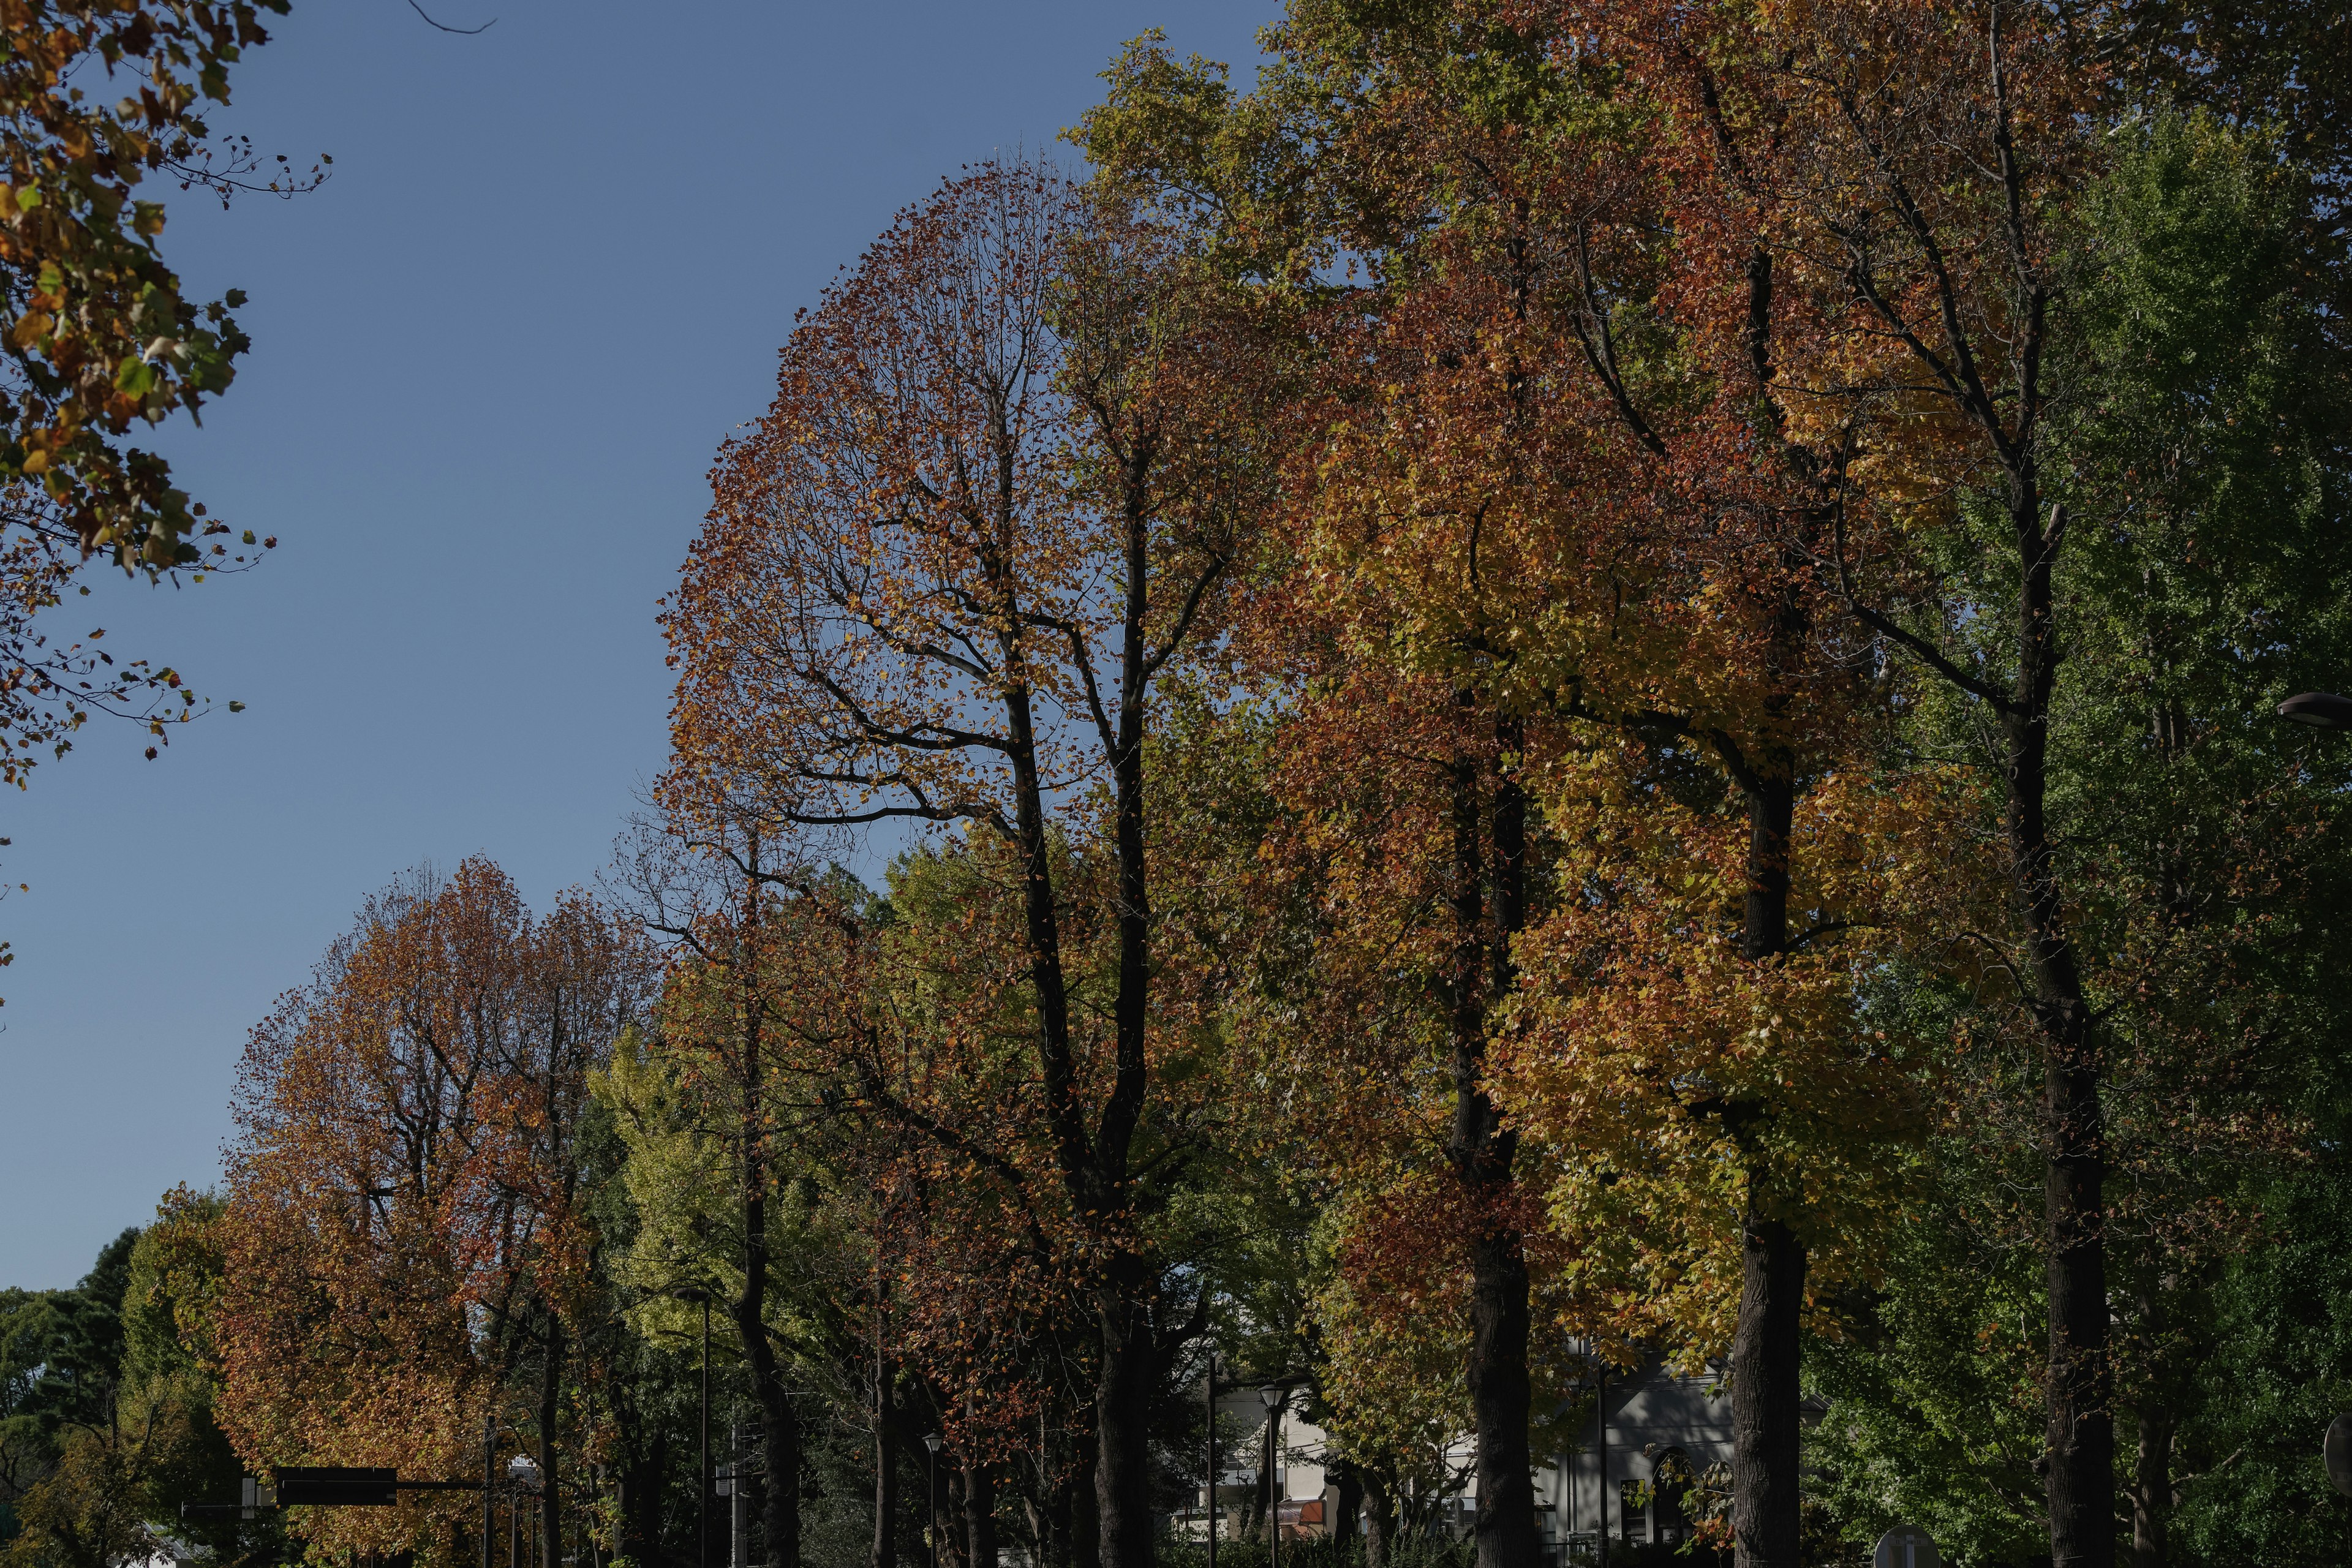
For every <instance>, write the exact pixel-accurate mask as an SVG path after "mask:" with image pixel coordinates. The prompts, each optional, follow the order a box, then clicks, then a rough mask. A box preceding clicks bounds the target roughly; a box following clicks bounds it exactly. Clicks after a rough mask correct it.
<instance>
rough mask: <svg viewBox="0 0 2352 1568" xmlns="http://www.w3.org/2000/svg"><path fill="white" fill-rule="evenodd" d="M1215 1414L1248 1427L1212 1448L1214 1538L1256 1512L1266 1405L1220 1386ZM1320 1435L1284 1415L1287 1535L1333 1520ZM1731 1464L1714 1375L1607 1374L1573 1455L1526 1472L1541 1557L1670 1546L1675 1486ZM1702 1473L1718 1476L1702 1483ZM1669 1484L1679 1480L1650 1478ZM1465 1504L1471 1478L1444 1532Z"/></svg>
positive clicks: (1596, 1558)
mask: <svg viewBox="0 0 2352 1568" xmlns="http://www.w3.org/2000/svg"><path fill="white" fill-rule="evenodd" d="M1217 1415H1218V1417H1219V1420H1218V1427H1219V1430H1220V1431H1222V1432H1224V1433H1226V1434H1232V1433H1234V1432H1247V1433H1248V1434H1249V1436H1247V1437H1246V1438H1244V1439H1242V1440H1241V1441H1239V1442H1234V1441H1232V1440H1231V1438H1230V1437H1228V1439H1227V1442H1226V1443H1224V1444H1221V1445H1220V1447H1219V1451H1218V1455H1217V1468H1218V1471H1219V1475H1218V1488H1217V1502H1218V1504H1219V1521H1218V1535H1219V1538H1220V1539H1221V1540H1223V1541H1232V1540H1234V1538H1235V1536H1236V1535H1237V1534H1238V1533H1239V1531H1241V1529H1242V1528H1243V1527H1244V1524H1245V1523H1246V1521H1248V1520H1249V1519H1250V1518H1251V1517H1252V1516H1253V1515H1254V1514H1255V1510H1256V1500H1257V1489H1258V1469H1259V1467H1260V1466H1261V1465H1262V1464H1263V1463H1264V1455H1265V1405H1264V1404H1263V1402H1262V1401H1261V1399H1260V1397H1259V1394H1258V1391H1257V1390H1256V1389H1255V1388H1253V1387H1244V1388H1235V1389H1234V1390H1232V1391H1230V1392H1227V1391H1225V1390H1223V1389H1222V1388H1221V1389H1220V1390H1219V1391H1218V1398H1217ZM1324 1441H1325V1439H1324V1433H1323V1431H1322V1429H1321V1428H1320V1427H1318V1426H1315V1425H1314V1424H1313V1423H1311V1422H1309V1421H1307V1420H1306V1419H1305V1418H1303V1417H1301V1416H1300V1415H1297V1414H1296V1413H1295V1412H1286V1414H1285V1415H1284V1416H1283V1422H1282V1428H1281V1433H1280V1438H1279V1443H1280V1451H1279V1454H1278V1456H1277V1459H1276V1467H1275V1477H1274V1481H1275V1491H1274V1496H1275V1497H1276V1500H1277V1502H1278V1505H1279V1508H1280V1512H1279V1514H1278V1517H1279V1518H1280V1519H1281V1521H1282V1524H1283V1532H1284V1534H1285V1535H1286V1536H1300V1535H1307V1536H1312V1535H1324V1534H1328V1533H1329V1532H1330V1531H1332V1529H1334V1528H1335V1527H1339V1526H1340V1521H1339V1518H1338V1503H1339V1490H1338V1489H1337V1488H1336V1487H1334V1486H1333V1485H1332V1484H1331V1482H1330V1478H1329V1477H1328V1474H1327V1473H1326V1470H1325V1468H1324ZM1454 1459H1455V1461H1456V1463H1457V1465H1458V1466H1459V1468H1461V1469H1462V1470H1464V1471H1465V1472H1466V1471H1467V1470H1468V1469H1469V1468H1470V1465H1469V1459H1470V1454H1469V1451H1468V1447H1467V1445H1466V1444H1465V1445H1464V1447H1463V1449H1462V1451H1461V1452H1460V1453H1458V1454H1457V1455H1455V1456H1454ZM1730 1463H1731V1397H1730V1394H1729V1392H1728V1391H1727V1389H1725V1388H1724V1387H1723V1386H1722V1385H1721V1384H1720V1383H1719V1382H1718V1380H1717V1377H1716V1375H1715V1374H1713V1373H1700V1374H1699V1375H1697V1376H1681V1375H1678V1374H1676V1373H1674V1372H1672V1371H1670V1370H1668V1369H1667V1367H1666V1366H1665V1365H1664V1363H1663V1362H1662V1361H1659V1360H1651V1361H1648V1362H1645V1363H1643V1364H1642V1365H1641V1366H1639V1367H1637V1368H1635V1369H1633V1371H1632V1372H1630V1373H1617V1372H1612V1373H1610V1375H1609V1376H1608V1378H1607V1380H1606V1381H1605V1383H1604V1384H1602V1386H1601V1399H1600V1401H1599V1402H1598V1405H1597V1408H1596V1409H1595V1410H1594V1412H1593V1415H1591V1418H1590V1419H1588V1420H1587V1421H1586V1422H1585V1424H1584V1427H1583V1430H1582V1431H1581V1432H1580V1434H1579V1435H1578V1437H1577V1440H1576V1446H1575V1450H1574V1451H1573V1452H1572V1453H1570V1454H1565V1455H1560V1456H1557V1457H1555V1458H1551V1459H1550V1460H1549V1462H1547V1463H1544V1464H1542V1465H1541V1466H1539V1467H1538V1469H1537V1470H1536V1473H1535V1477H1534V1479H1535V1483H1536V1503H1537V1508H1538V1510H1539V1511H1538V1522H1539V1525H1540V1527H1541V1529H1542V1531H1543V1535H1544V1541H1545V1544H1546V1546H1547V1548H1548V1549H1549V1550H1548V1555H1549V1557H1550V1560H1551V1562H1552V1563H1554V1564H1555V1565H1556V1568H1574V1565H1580V1564H1597V1563H1600V1562H1601V1561H1602V1559H1603V1555H1604V1547H1603V1545H1602V1539H1603V1537H1604V1536H1605V1537H1606V1538H1607V1542H1608V1546H1609V1547H1610V1548H1614V1549H1618V1551H1617V1554H1619V1555H1622V1549H1623V1548H1625V1547H1629V1546H1643V1545H1648V1544H1652V1543H1655V1544H1657V1545H1660V1546H1665V1547H1673V1546H1678V1545H1680V1544H1681V1543H1682V1542H1683V1541H1684V1540H1685V1537H1686V1535H1687V1533H1688V1531H1689V1530H1690V1527H1691V1521H1690V1520H1689V1519H1688V1518H1687V1517H1685V1510H1684V1508H1683V1506H1682V1493H1683V1491H1684V1489H1685V1487H1686V1486H1687V1485H1689V1484H1690V1483H1692V1482H1696V1481H1699V1480H1701V1479H1712V1480H1714V1481H1715V1483H1716V1484H1717V1486H1719V1485H1720V1484H1721V1479H1722V1476H1723V1474H1724V1472H1726V1471H1727V1470H1728V1468H1729V1466H1730ZM1717 1467H1721V1469H1717ZM1710 1470H1715V1471H1716V1472H1717V1473H1716V1475H1715V1476H1714V1477H1713V1478H1709V1477H1708V1472H1709V1471H1710ZM1676 1480H1679V1482H1680V1483H1681V1484H1661V1483H1666V1482H1675V1481H1676ZM1476 1507H1477V1500H1476V1482H1475V1479H1472V1480H1470V1481H1468V1482H1466V1483H1465V1486H1464V1488H1463V1490H1462V1493H1461V1495H1460V1496H1459V1497H1458V1498H1455V1499H1452V1500H1449V1501H1448V1503H1447V1505H1446V1507H1445V1508H1444V1510H1442V1512H1441V1516H1440V1517H1441V1519H1442V1520H1443V1521H1444V1528H1446V1529H1448V1530H1449V1531H1451V1532H1453V1533H1454V1534H1466V1533H1467V1532H1468V1531H1469V1529H1470V1522H1471V1520H1472V1518H1473V1517H1474V1516H1475V1511H1476ZM1173 1522H1174V1524H1175V1526H1176V1528H1177V1529H1178V1530H1179V1531H1181V1532H1182V1533H1185V1534H1191V1535H1195V1536H1197V1535H1199V1534H1200V1533H1201V1532H1202V1528H1203V1522H1204V1521H1203V1516H1202V1512H1201V1510H1200V1509H1199V1506H1198V1500H1197V1494H1196V1502H1195V1506H1194V1508H1193V1510H1191V1511H1190V1512H1189V1514H1188V1515H1187V1516H1185V1517H1183V1518H1180V1519H1178V1520H1176V1521H1173ZM1350 1522H1352V1521H1350Z"/></svg>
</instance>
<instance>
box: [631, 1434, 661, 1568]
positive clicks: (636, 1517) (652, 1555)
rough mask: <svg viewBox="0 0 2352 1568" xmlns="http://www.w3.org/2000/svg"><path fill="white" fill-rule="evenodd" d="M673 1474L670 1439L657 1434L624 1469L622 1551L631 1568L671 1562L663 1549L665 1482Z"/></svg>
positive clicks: (635, 1454)
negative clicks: (662, 1524) (664, 1479)
mask: <svg viewBox="0 0 2352 1568" xmlns="http://www.w3.org/2000/svg"><path fill="white" fill-rule="evenodd" d="M668 1471H669V1439H668V1438H667V1437H666V1436H662V1435H661V1434H659V1433H658V1432H656V1434H655V1435H654V1437H653V1440H652V1443H651V1445H650V1446H649V1447H647V1448H646V1451H645V1452H643V1453H637V1452H635V1451H632V1452H631V1453H630V1455H629V1457H628V1458H627V1459H626V1460H625V1463H624V1464H623V1466H622V1468H621V1552H620V1555H622V1556H623V1557H625V1558H627V1559H628V1560H629V1563H630V1564H631V1568H658V1565H659V1564H661V1563H666V1562H667V1561H668V1554H667V1552H664V1551H663V1549H662V1538H661V1521H662V1515H661V1494H662V1479H663V1477H664V1476H666V1475H667V1473H668Z"/></svg>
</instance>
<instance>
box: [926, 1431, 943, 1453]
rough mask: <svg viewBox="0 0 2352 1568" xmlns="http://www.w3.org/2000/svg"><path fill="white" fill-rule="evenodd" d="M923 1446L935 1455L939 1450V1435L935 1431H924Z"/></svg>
mask: <svg viewBox="0 0 2352 1568" xmlns="http://www.w3.org/2000/svg"><path fill="white" fill-rule="evenodd" d="M923 1447H926V1448H929V1450H930V1451H931V1452H932V1453H933V1454H935V1455H936V1454H937V1453H938V1452H939V1451H940V1435H939V1434H938V1433H937V1432H926V1433H924V1434H923Z"/></svg>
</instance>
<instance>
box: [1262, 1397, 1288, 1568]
mask: <svg viewBox="0 0 2352 1568" xmlns="http://www.w3.org/2000/svg"><path fill="white" fill-rule="evenodd" d="M1257 1396H1258V1398H1259V1400H1260V1401H1262V1402H1263V1403H1264V1404H1265V1563H1266V1568H1282V1497H1281V1494H1280V1493H1278V1492H1276V1489H1275V1487H1276V1480H1275V1466H1274V1457H1275V1452H1276V1449H1275V1444H1276V1427H1278V1426H1280V1425H1281V1422H1282V1402H1283V1390H1282V1386H1281V1384H1273V1383H1269V1384H1265V1385H1264V1386H1263V1387H1261V1388H1260V1389H1259V1390H1258V1391H1257Z"/></svg>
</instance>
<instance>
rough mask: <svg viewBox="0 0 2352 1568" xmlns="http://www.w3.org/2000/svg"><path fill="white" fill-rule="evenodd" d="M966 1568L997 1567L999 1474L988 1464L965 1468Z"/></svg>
mask: <svg viewBox="0 0 2352 1568" xmlns="http://www.w3.org/2000/svg"><path fill="white" fill-rule="evenodd" d="M963 1547H964V1568H996V1475H995V1472H994V1471H993V1470H992V1469H990V1468H989V1467H988V1466H986V1465H970V1464H968V1465H966V1466H965V1467H964V1468H963Z"/></svg>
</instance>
